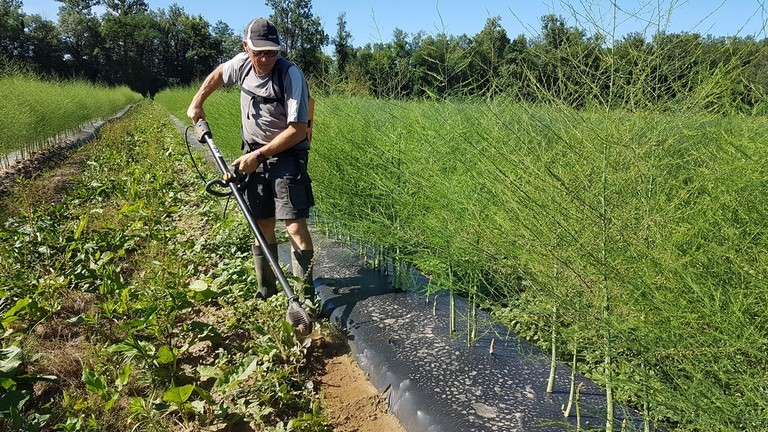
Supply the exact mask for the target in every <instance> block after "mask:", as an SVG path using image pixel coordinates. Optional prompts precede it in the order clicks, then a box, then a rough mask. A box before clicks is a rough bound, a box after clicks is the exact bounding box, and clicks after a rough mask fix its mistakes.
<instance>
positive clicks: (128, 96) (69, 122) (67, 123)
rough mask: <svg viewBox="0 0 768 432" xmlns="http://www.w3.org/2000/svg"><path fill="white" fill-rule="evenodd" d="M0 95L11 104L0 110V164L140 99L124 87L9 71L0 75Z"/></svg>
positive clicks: (45, 144)
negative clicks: (1, 123)
mask: <svg viewBox="0 0 768 432" xmlns="http://www.w3.org/2000/svg"><path fill="white" fill-rule="evenodd" d="M0 92H1V93H2V94H3V95H4V97H5V99H6V100H7V101H13V103H6V104H3V105H2V106H0V116H2V118H4V119H6V122H5V129H6V130H5V136H4V138H3V140H2V142H1V143H0V158H2V159H3V160H5V158H4V157H7V155H8V154H10V153H12V152H16V151H19V152H22V153H23V154H29V152H31V151H33V150H35V149H39V148H44V147H46V146H48V145H49V144H50V143H53V142H56V141H57V137H58V136H61V135H66V134H67V133H68V132H71V131H74V130H77V129H78V128H79V127H80V126H82V125H83V124H85V123H87V122H89V121H93V120H96V119H103V118H107V117H110V116H112V115H114V114H116V113H117V112H119V111H120V110H121V109H122V108H125V107H126V106H127V105H129V104H132V103H136V102H138V101H139V100H141V95H139V94H138V93H136V92H133V91H131V90H130V89H129V88H128V87H125V86H123V87H114V88H110V87H105V86H99V85H95V84H91V83H88V82H85V81H77V80H60V81H59V80H51V79H44V78H42V77H38V76H35V75H33V74H30V73H28V72H24V71H23V70H19V69H18V68H14V67H12V66H4V67H3V68H2V69H1V70H0ZM11 119H12V120H11ZM9 120H11V121H9Z"/></svg>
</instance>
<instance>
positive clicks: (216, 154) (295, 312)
mask: <svg viewBox="0 0 768 432" xmlns="http://www.w3.org/2000/svg"><path fill="white" fill-rule="evenodd" d="M195 136H196V137H197V140H198V141H199V142H200V143H201V144H207V145H208V148H209V149H210V150H211V153H212V154H213V159H214V161H215V162H216V167H217V168H218V169H219V172H220V173H221V174H222V175H223V176H224V177H225V178H226V179H227V180H212V181H210V182H208V184H206V185H205V190H206V191H207V192H208V193H210V194H212V195H215V196H230V195H231V196H234V197H235V200H237V204H238V205H239V206H240V210H241V211H242V212H243V216H245V220H246V221H248V226H250V227H251V231H253V234H254V235H255V236H256V241H257V242H258V243H259V246H261V250H262V252H263V253H264V256H265V257H266V258H267V261H268V262H269V266H270V267H271V268H272V271H273V272H274V273H275V276H276V277H277V280H278V281H279V282H280V285H281V286H282V287H283V292H285V296H286V297H288V310H287V311H286V313H285V319H286V320H287V321H288V322H289V323H290V324H291V327H293V330H294V331H295V332H296V334H297V335H299V336H300V337H306V336H309V334H310V333H312V320H311V319H310V317H309V314H308V313H307V311H306V310H304V308H303V307H302V306H301V301H300V300H299V297H298V296H297V295H296V294H294V293H293V289H291V285H290V283H289V282H288V279H287V278H286V277H285V274H284V273H283V269H282V268H281V267H280V263H279V262H278V261H277V257H275V256H274V254H273V253H272V251H271V250H270V249H269V247H268V245H267V239H266V238H265V237H264V234H263V233H262V232H261V230H260V229H259V226H258V225H256V221H255V220H254V219H253V216H252V215H251V211H250V210H249V209H248V205H247V204H246V202H245V199H244V198H243V193H242V190H243V189H244V187H245V185H246V184H247V182H248V177H247V176H246V175H243V173H241V172H240V171H239V170H238V169H237V166H235V172H234V173H232V172H231V171H230V170H229V167H228V166H227V163H226V162H224V157H223V156H222V155H221V152H220V151H219V148H218V147H216V144H215V143H214V141H213V134H212V133H211V129H210V128H209V127H208V122H206V121H205V120H198V122H197V124H196V125H195ZM214 186H219V187H222V188H226V187H227V186H229V191H227V192H221V191H217V190H215V189H213V187H214Z"/></svg>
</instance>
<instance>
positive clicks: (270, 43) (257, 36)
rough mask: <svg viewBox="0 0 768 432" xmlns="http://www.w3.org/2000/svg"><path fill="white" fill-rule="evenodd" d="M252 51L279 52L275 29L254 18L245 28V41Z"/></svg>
mask: <svg viewBox="0 0 768 432" xmlns="http://www.w3.org/2000/svg"><path fill="white" fill-rule="evenodd" d="M244 40H245V41H246V42H247V43H248V47H249V48H251V49H252V50H273V51H279V50H280V36H278V34H277V27H275V25H274V24H272V22H271V21H269V20H267V19H264V18H256V19H254V20H251V22H249V23H248V26H246V27H245V39H244Z"/></svg>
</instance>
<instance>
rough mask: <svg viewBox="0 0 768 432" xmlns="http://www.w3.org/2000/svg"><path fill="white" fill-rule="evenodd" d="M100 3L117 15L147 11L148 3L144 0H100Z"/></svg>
mask: <svg viewBox="0 0 768 432" xmlns="http://www.w3.org/2000/svg"><path fill="white" fill-rule="evenodd" d="M79 1H83V0H79ZM86 3H91V4H93V3H95V2H93V1H90V2H88V1H86ZM101 3H102V4H103V5H104V6H105V7H106V8H107V9H109V10H110V11H112V12H113V13H115V14H116V15H118V16H128V15H136V14H141V13H147V12H149V5H148V4H147V2H145V1H144V0H102V1H101Z"/></svg>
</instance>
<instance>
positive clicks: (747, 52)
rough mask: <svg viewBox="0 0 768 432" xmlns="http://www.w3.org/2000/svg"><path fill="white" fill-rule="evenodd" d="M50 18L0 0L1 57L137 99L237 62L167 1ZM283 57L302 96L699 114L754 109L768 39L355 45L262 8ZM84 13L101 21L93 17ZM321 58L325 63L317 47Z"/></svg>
mask: <svg viewBox="0 0 768 432" xmlns="http://www.w3.org/2000/svg"><path fill="white" fill-rule="evenodd" d="M59 1H60V2H61V3H62V5H61V6H60V8H59V13H58V21H57V22H52V21H48V20H45V19H43V18H41V17H40V16H37V15H27V14H25V13H24V12H23V5H22V1H21V0H0V57H3V58H6V59H14V60H16V61H21V62H25V63H26V64H31V65H34V66H35V67H36V68H37V69H38V70H39V71H40V72H43V73H47V74H53V75H57V76H64V77H70V76H72V77H83V78H86V79H89V80H92V81H97V82H103V83H106V84H126V85H128V86H130V87H131V88H133V89H134V90H136V91H138V92H140V93H142V94H154V93H155V92H157V91H158V90H160V89H162V88H164V87H167V86H174V85H187V84H190V83H193V82H195V81H198V80H200V79H202V78H203V77H204V76H205V75H206V74H207V73H208V72H209V71H210V70H212V69H213V68H214V67H215V66H216V65H217V64H218V63H220V62H221V61H224V60H225V59H227V58H229V57H231V56H232V55H234V54H235V53H237V52H239V51H240V50H241V49H242V48H241V43H240V42H241V39H242V34H241V31H240V30H237V31H235V30H233V29H232V28H231V27H229V26H228V25H227V24H226V23H224V22H222V21H219V22H216V23H215V24H213V25H211V24H209V23H208V22H207V21H206V20H205V18H204V17H202V16H192V15H190V14H188V13H186V12H185V11H184V9H183V7H181V6H179V5H178V4H174V5H172V6H170V7H169V8H168V9H167V10H165V9H159V10H156V11H153V10H150V8H149V6H148V4H147V3H146V2H145V1H143V0H59ZM266 5H267V6H269V7H270V8H271V9H272V11H273V13H272V15H271V16H270V18H271V19H272V20H273V21H274V22H275V23H276V25H277V26H278V28H279V29H280V31H281V37H282V39H283V46H284V50H283V56H285V57H286V58H288V59H290V60H292V61H294V62H296V63H297V64H298V65H299V67H301V69H302V70H303V71H304V72H305V74H306V75H307V76H308V77H309V79H310V81H311V84H312V87H313V89H316V90H319V91H322V92H329V93H347V94H354V95H367V96H373V97H379V98H434V97H437V98H450V97H462V98H467V97H470V98H487V97H496V96H501V95H504V96H507V97H513V98H517V99H519V100H521V101H528V102H546V103H563V104H567V105H569V106H574V107H583V106H589V105H595V106H599V107H606V108H614V107H621V108H629V109H642V108H646V107H649V106H664V105H666V104H671V103H673V102H675V101H678V100H685V101H688V102H687V103H690V102H693V103H696V104H699V105H700V106H702V107H705V108H708V109H717V110H733V109H736V110H740V111H756V110H758V111H760V112H764V110H765V100H766V90H768V89H767V87H766V86H767V85H768V84H767V83H768V40H767V39H765V38H764V39H761V40H758V39H756V38H754V37H752V36H747V37H736V36H724V37H713V36H703V35H700V34H698V33H667V32H665V31H663V30H660V31H657V32H656V33H655V34H653V35H651V36H647V35H646V34H643V33H630V34H627V35H624V36H623V37H621V38H619V39H618V40H610V41H609V40H608V39H607V37H606V35H604V34H602V33H600V32H599V31H598V32H594V33H593V34H588V33H587V31H585V30H584V29H582V28H580V27H578V26H574V25H569V24H568V23H567V22H566V20H565V19H564V18H563V17H561V16H557V15H554V14H550V15H545V16H543V17H541V19H540V25H541V28H540V33H539V35H537V36H535V37H529V36H525V35H522V34H521V35H518V36H517V37H515V38H511V37H510V36H509V35H508V34H507V32H506V30H505V29H504V28H503V27H502V25H501V18H500V17H491V18H488V20H487V21H486V23H485V26H484V28H483V29H482V30H481V31H480V32H479V33H478V34H476V35H472V36H470V35H466V34H462V35H458V36H455V35H450V34H447V33H445V32H440V33H437V34H427V33H425V32H418V33H415V34H408V33H406V32H404V31H403V30H401V29H395V30H394V32H393V34H392V39H391V40H390V41H388V42H379V43H368V44H365V45H364V46H358V47H356V46H354V45H353V44H352V36H351V34H350V32H349V31H348V29H347V21H346V15H345V14H344V13H343V12H342V13H340V14H339V16H338V19H337V22H336V31H335V34H334V35H333V37H331V36H329V35H328V34H327V33H326V32H325V30H324V29H323V25H322V22H321V20H320V19H319V18H318V17H317V16H315V15H314V13H313V11H312V2H311V0H266ZM95 6H101V7H102V8H103V9H104V10H105V12H103V13H102V14H101V15H97V14H96V13H95V12H94V7H95ZM325 47H329V48H330V51H331V54H326V53H325V52H324V51H323V50H324V48H325Z"/></svg>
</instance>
